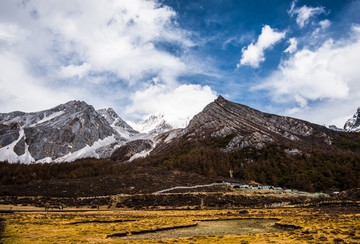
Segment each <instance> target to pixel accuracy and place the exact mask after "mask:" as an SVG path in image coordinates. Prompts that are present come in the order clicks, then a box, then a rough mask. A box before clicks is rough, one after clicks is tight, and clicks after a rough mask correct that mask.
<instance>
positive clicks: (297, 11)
mask: <svg viewBox="0 0 360 244" xmlns="http://www.w3.org/2000/svg"><path fill="white" fill-rule="evenodd" d="M322 13H325V8H324V7H315V8H313V7H308V6H306V5H304V6H302V7H300V8H296V7H295V1H293V2H292V3H291V8H290V10H289V14H290V16H291V17H293V16H295V15H296V23H297V24H298V25H299V26H300V28H303V27H304V26H305V25H306V24H308V23H309V21H310V19H311V18H312V17H314V16H316V15H320V14H322Z"/></svg>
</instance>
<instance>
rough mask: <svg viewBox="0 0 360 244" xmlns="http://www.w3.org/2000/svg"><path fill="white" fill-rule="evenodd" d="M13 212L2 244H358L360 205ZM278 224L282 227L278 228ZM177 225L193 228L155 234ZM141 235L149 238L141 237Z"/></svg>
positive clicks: (7, 216) (7, 218)
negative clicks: (162, 229) (243, 209)
mask: <svg viewBox="0 0 360 244" xmlns="http://www.w3.org/2000/svg"><path fill="white" fill-rule="evenodd" d="M5 207H8V206H1V209H8V208H5ZM21 208H22V209H21ZM104 209H105V208H104ZM13 210H20V211H19V212H17V211H15V212H14V213H2V214H1V218H3V219H4V221H3V222H5V228H4V229H3V233H2V241H3V242H4V243H173V242H178V243H360V207H359V206H358V205H354V206H326V207H315V208H276V209H250V208H249V209H246V210H247V211H245V213H243V212H244V211H242V212H241V209H223V210H121V209H113V210H111V211H110V210H102V209H101V208H100V211H94V210H92V211H90V209H88V210H89V211H84V212H80V211H75V212H69V211H68V210H71V209H65V210H63V211H55V210H50V211H48V212H45V211H43V209H39V208H33V207H16V206H15V207H14V208H13ZM77 210H79V209H77ZM82 210H86V209H82ZM30 211H33V212H30ZM204 220H207V221H204ZM211 220H228V221H211ZM275 223H277V224H275ZM196 224H197V226H194V225H196ZM279 224H281V226H280V227H279V226H275V225H279ZM179 226H194V227H188V228H181V229H171V230H165V231H156V230H158V229H161V228H165V229H167V228H176V227H179ZM143 231H145V232H146V231H151V233H147V234H138V233H139V232H143ZM110 235H115V236H114V237H110ZM116 235H123V237H116Z"/></svg>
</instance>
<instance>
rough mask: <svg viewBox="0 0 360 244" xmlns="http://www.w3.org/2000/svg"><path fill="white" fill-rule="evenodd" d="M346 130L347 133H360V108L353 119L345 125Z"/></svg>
mask: <svg viewBox="0 0 360 244" xmlns="http://www.w3.org/2000/svg"><path fill="white" fill-rule="evenodd" d="M344 130H345V131H347V132H359V131H360V108H358V109H357V111H356V113H355V114H354V116H353V117H352V118H351V119H348V121H346V123H345V125H344Z"/></svg>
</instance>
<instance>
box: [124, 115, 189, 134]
mask: <svg viewBox="0 0 360 244" xmlns="http://www.w3.org/2000/svg"><path fill="white" fill-rule="evenodd" d="M165 117H166V116H165V115H164V114H161V113H159V114H153V115H150V116H149V117H148V118H146V119H145V120H141V121H139V122H130V121H128V124H130V125H131V126H132V127H133V128H134V129H135V130H137V131H139V132H141V133H146V134H150V135H159V134H161V133H164V132H167V131H170V130H173V129H179V128H185V127H186V126H187V125H188V124H189V122H190V119H191V118H188V117H187V118H183V119H177V120H176V121H168V120H167V119H166V118H165Z"/></svg>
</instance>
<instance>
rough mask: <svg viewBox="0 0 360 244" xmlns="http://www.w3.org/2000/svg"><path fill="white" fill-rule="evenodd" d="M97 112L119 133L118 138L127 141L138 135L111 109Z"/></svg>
mask: <svg viewBox="0 0 360 244" xmlns="http://www.w3.org/2000/svg"><path fill="white" fill-rule="evenodd" d="M97 112H98V113H99V114H100V115H101V116H103V117H104V118H105V119H106V121H107V122H108V123H109V124H110V126H111V127H112V128H113V129H114V130H115V131H117V132H118V133H119V135H120V136H122V137H124V138H126V139H129V138H131V137H134V136H136V135H138V134H139V132H138V131H136V130H134V129H133V128H132V127H131V126H130V125H128V124H127V123H126V122H125V121H124V120H122V119H121V118H120V117H119V116H118V115H117V114H116V113H115V111H114V110H113V109H112V108H106V109H99V110H97Z"/></svg>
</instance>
